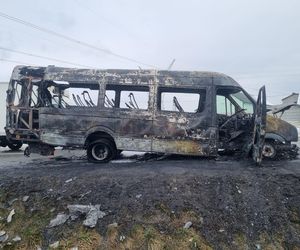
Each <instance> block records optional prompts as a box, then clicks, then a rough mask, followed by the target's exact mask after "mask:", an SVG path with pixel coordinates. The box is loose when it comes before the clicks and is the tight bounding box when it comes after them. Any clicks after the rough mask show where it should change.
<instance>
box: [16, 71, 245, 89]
mask: <svg viewBox="0 0 300 250" xmlns="http://www.w3.org/2000/svg"><path fill="white" fill-rule="evenodd" d="M24 77H32V78H34V79H41V80H46V81H65V82H70V83H82V84H84V83H89V84H92V83H96V84H99V82H106V83H109V84H124V85H126V84H137V85H144V84H151V83H158V84H159V85H165V86H169V85H170V86H195V87H196V86H207V85H216V86H236V87H240V85H239V84H238V83H237V82H236V81H235V80H233V79H232V78H231V77H229V76H227V75H225V74H222V73H217V72H208V71H167V70H151V69H150V70H148V69H141V70H134V69H76V68H63V67H55V66H48V67H34V66H16V67H15V68H14V70H13V73H12V78H11V79H12V80H20V79H22V78H24Z"/></svg>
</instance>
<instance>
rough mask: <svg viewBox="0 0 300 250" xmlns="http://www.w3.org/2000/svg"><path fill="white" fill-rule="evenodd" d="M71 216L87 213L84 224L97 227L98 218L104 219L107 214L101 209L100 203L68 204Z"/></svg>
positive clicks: (75, 216) (74, 217)
mask: <svg viewBox="0 0 300 250" xmlns="http://www.w3.org/2000/svg"><path fill="white" fill-rule="evenodd" d="M68 209H69V211H70V215H71V218H73V219H76V218H77V217H78V216H79V215H80V214H83V215H85V216H86V217H85V220H84V221H83V225H84V226H86V227H91V228H93V227H95V226H96V224H97V221H98V219H102V218H103V217H104V216H105V215H106V214H105V213H104V212H102V211H100V205H95V206H93V205H68Z"/></svg>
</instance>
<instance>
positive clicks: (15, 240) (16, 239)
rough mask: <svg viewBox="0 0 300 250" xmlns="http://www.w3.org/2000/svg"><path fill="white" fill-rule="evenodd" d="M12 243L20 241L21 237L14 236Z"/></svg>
mask: <svg viewBox="0 0 300 250" xmlns="http://www.w3.org/2000/svg"><path fill="white" fill-rule="evenodd" d="M12 241H13V242H19V241H21V237H20V236H19V235H16V236H15V237H14V238H13V239H12Z"/></svg>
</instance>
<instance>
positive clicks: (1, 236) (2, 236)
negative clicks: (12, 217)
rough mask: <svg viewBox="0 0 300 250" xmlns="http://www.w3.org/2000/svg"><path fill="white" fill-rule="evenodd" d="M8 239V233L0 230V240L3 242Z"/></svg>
mask: <svg viewBox="0 0 300 250" xmlns="http://www.w3.org/2000/svg"><path fill="white" fill-rule="evenodd" d="M7 240H8V235H7V233H6V232H5V231H0V242H5V241H7Z"/></svg>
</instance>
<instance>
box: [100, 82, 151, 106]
mask: <svg viewBox="0 0 300 250" xmlns="http://www.w3.org/2000/svg"><path fill="white" fill-rule="evenodd" d="M104 107H106V108H121V109H131V110H147V109H148V107H149V87H147V86H126V85H112V84H109V85H107V86H106V91H105V96H104Z"/></svg>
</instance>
